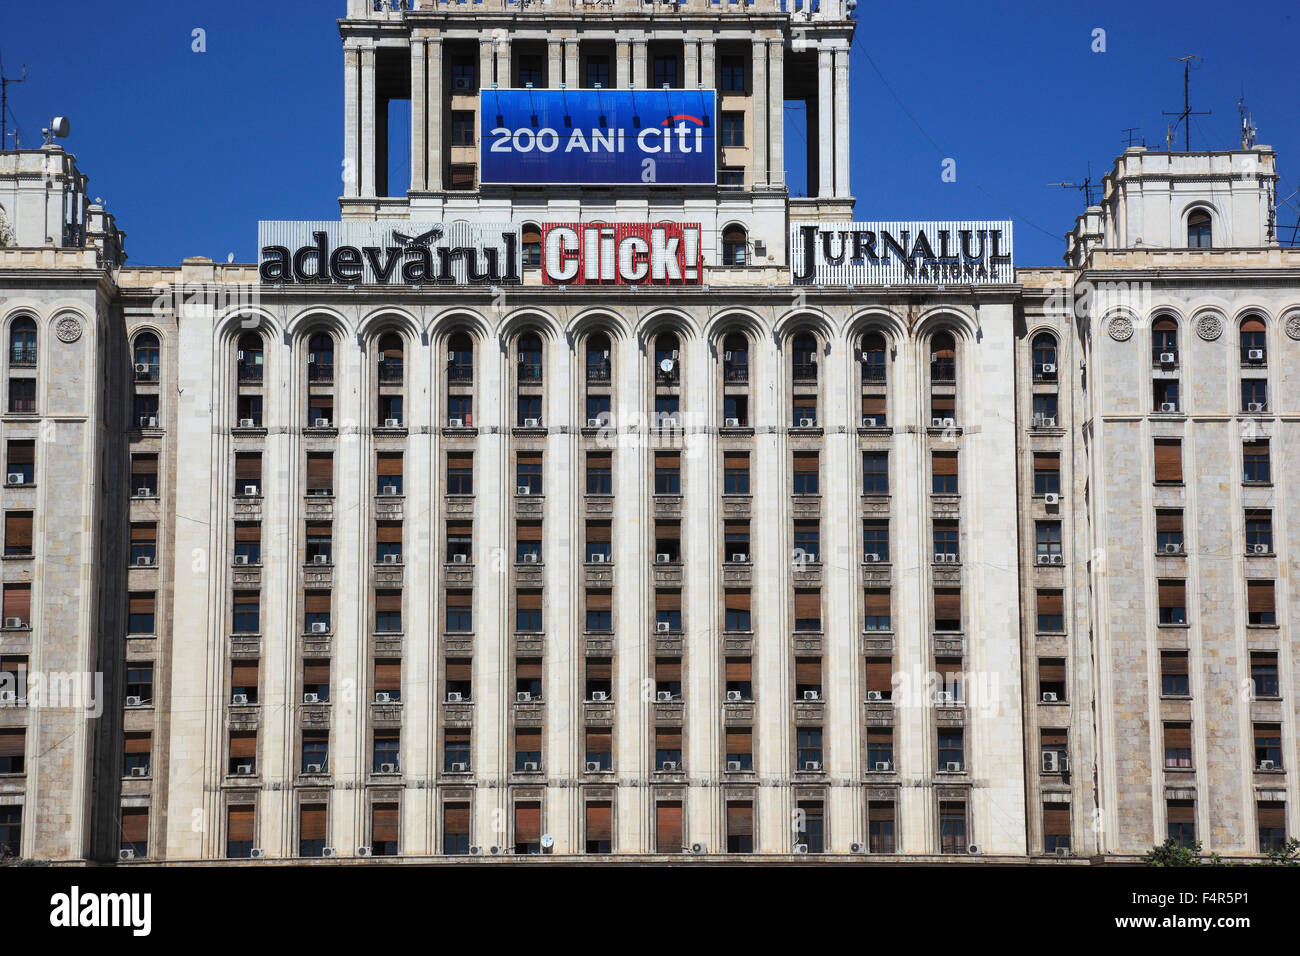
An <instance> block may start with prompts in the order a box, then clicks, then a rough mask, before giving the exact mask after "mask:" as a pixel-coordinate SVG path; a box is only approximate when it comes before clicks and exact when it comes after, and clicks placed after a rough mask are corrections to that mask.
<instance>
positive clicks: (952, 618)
mask: <svg viewBox="0 0 1300 956" xmlns="http://www.w3.org/2000/svg"><path fill="white" fill-rule="evenodd" d="M934 629H935V630H936V631H960V630H961V589H960V588H935V589H934Z"/></svg>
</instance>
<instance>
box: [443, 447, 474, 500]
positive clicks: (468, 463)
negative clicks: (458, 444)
mask: <svg viewBox="0 0 1300 956" xmlns="http://www.w3.org/2000/svg"><path fill="white" fill-rule="evenodd" d="M473 493H474V453H473V452H456V453H448V455H447V494H449V495H472V494H473Z"/></svg>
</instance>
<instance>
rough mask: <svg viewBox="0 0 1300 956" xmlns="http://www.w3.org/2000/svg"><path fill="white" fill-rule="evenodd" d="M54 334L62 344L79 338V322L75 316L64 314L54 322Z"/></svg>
mask: <svg viewBox="0 0 1300 956" xmlns="http://www.w3.org/2000/svg"><path fill="white" fill-rule="evenodd" d="M54 334H55V335H57V336H58V337H59V341H60V342H63V343H64V344H70V343H72V342H75V341H77V339H79V338H81V322H80V320H79V319H77V318H76V316H72V315H65V316H64V317H63V318H61V319H59V321H57V322H55V323H54Z"/></svg>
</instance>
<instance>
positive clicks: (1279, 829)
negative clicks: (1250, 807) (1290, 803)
mask: <svg viewBox="0 0 1300 956" xmlns="http://www.w3.org/2000/svg"><path fill="white" fill-rule="evenodd" d="M1255 816H1256V819H1257V822H1258V824H1259V852H1260V853H1267V852H1269V851H1270V850H1282V849H1284V848H1285V847H1286V804H1285V803H1281V802H1273V801H1262V800H1261V801H1260V802H1259V803H1257V804H1256V805H1255Z"/></svg>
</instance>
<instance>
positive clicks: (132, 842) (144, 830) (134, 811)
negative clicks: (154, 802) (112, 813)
mask: <svg viewBox="0 0 1300 956" xmlns="http://www.w3.org/2000/svg"><path fill="white" fill-rule="evenodd" d="M148 843H149V808H148V807H123V808H122V846H123V847H133V848H135V851H136V856H142V855H143V853H142V852H141V849H140V847H141V845H142V844H143V845H145V846H147V845H148Z"/></svg>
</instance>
